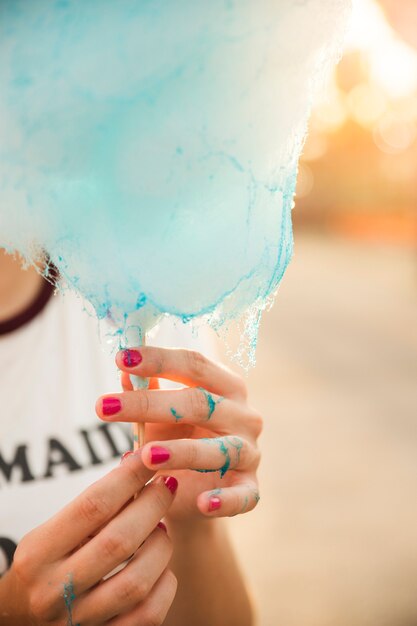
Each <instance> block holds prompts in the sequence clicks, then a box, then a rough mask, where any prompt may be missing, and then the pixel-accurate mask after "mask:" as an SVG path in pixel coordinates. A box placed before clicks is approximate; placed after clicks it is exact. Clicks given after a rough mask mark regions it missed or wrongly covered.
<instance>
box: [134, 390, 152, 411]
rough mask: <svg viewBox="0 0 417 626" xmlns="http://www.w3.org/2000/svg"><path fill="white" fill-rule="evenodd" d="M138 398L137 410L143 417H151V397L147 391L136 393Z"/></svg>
mask: <svg viewBox="0 0 417 626" xmlns="http://www.w3.org/2000/svg"><path fill="white" fill-rule="evenodd" d="M133 393H134V394H135V396H136V398H135V399H136V410H137V411H138V414H139V415H141V416H142V417H146V416H147V415H149V395H148V393H147V392H146V391H134V392H133Z"/></svg>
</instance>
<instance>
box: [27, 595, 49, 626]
mask: <svg viewBox="0 0 417 626" xmlns="http://www.w3.org/2000/svg"><path fill="white" fill-rule="evenodd" d="M28 605H29V612H30V615H32V616H33V617H34V618H35V619H36V621H37V622H38V621H40V622H41V623H42V624H48V623H50V622H51V620H52V619H53V618H54V617H55V614H54V612H53V611H52V605H53V603H52V602H51V598H50V597H48V596H47V595H46V594H45V593H40V592H39V589H34V590H33V591H32V592H31V593H30V595H29V602H28Z"/></svg>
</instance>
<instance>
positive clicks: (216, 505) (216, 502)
mask: <svg viewBox="0 0 417 626" xmlns="http://www.w3.org/2000/svg"><path fill="white" fill-rule="evenodd" d="M221 505H222V501H221V500H220V498H217V497H215V496H212V497H211V498H210V500H209V508H208V510H209V511H210V512H211V511H217V509H220V507H221Z"/></svg>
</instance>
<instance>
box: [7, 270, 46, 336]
mask: <svg viewBox="0 0 417 626" xmlns="http://www.w3.org/2000/svg"><path fill="white" fill-rule="evenodd" d="M49 277H50V278H51V279H52V280H53V281H54V283H55V279H56V274H55V272H52V273H51V271H49ZM54 290H55V286H54V284H53V283H51V282H49V281H48V280H45V279H44V280H43V281H42V285H41V287H40V289H39V291H38V293H37V294H36V296H35V298H34V299H33V300H32V302H30V304H29V305H28V306H27V307H26V308H25V309H24V310H23V311H21V312H20V313H18V314H17V315H14V316H13V317H9V318H8V319H6V320H3V321H2V322H0V335H7V334H8V333H12V332H13V331H15V330H18V329H19V328H21V327H22V326H24V325H25V324H28V323H29V322H31V321H32V320H33V319H34V318H35V317H36V316H37V315H39V313H41V311H43V309H44V308H45V306H46V305H47V304H48V302H49V300H50V298H51V296H52V294H53V293H54Z"/></svg>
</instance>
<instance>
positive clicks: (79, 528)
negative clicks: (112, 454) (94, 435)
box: [34, 451, 154, 562]
mask: <svg viewBox="0 0 417 626" xmlns="http://www.w3.org/2000/svg"><path fill="white" fill-rule="evenodd" d="M153 474H154V472H152V471H150V470H149V469H148V468H147V467H146V466H145V465H144V463H143V461H142V458H141V453H140V451H138V452H136V453H135V454H131V455H129V456H128V457H127V458H126V459H125V461H124V462H123V463H122V464H121V465H120V466H119V467H117V468H115V469H114V470H112V471H111V472H109V473H108V474H107V475H106V476H104V477H103V478H101V479H100V480H98V481H97V482H95V483H94V484H93V485H91V486H90V487H88V488H87V489H86V490H85V491H84V492H83V493H81V494H80V495H79V496H78V497H77V498H75V500H73V501H72V502H70V503H69V504H68V505H67V506H66V507H64V508H63V509H62V510H61V511H59V512H58V513H57V514H56V515H55V516H54V517H52V518H51V519H50V520H49V521H48V522H46V523H45V524H43V525H42V526H40V527H39V528H38V529H36V533H37V542H36V545H37V547H34V550H35V551H36V555H35V554H34V558H37V557H39V558H41V559H42V561H45V554H44V546H45V545H48V546H50V547H49V548H48V561H49V562H52V561H55V560H57V559H59V558H60V557H62V556H65V555H66V554H69V553H70V552H71V551H73V550H75V549H76V548H78V546H79V545H80V544H81V543H82V542H83V541H85V540H86V538H87V537H89V536H91V535H94V533H95V532H96V531H97V529H99V528H100V527H101V526H103V524H106V523H107V522H108V521H109V520H110V519H111V518H112V517H114V515H116V513H117V512H118V511H119V510H120V509H121V508H122V507H123V506H124V505H125V504H126V502H128V501H129V500H130V499H131V498H132V497H133V496H134V495H135V494H136V493H137V492H138V491H140V490H141V489H142V488H143V487H144V485H145V484H146V483H147V482H148V481H149V479H150V478H151V477H152V476H153Z"/></svg>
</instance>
